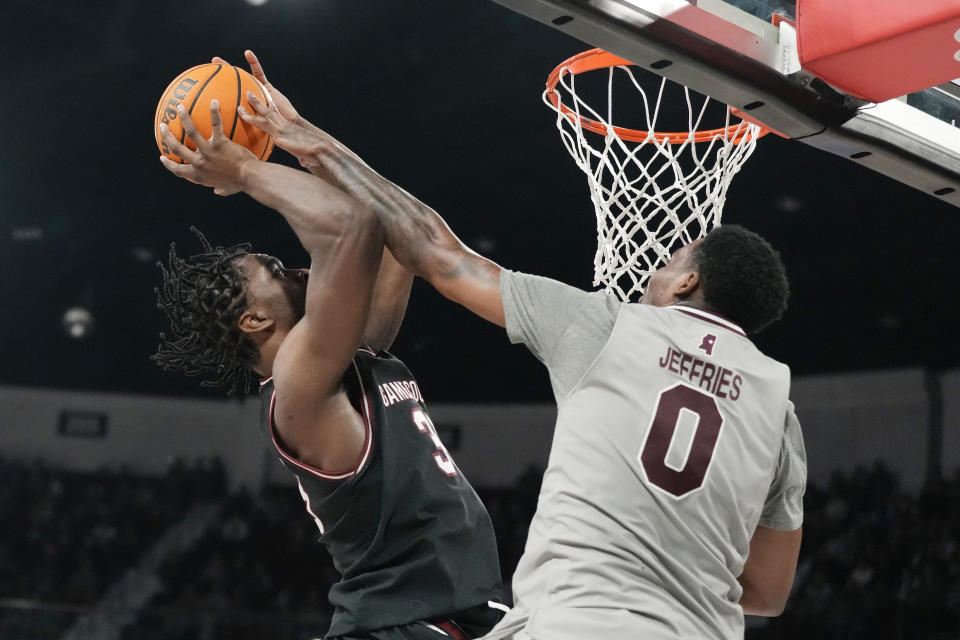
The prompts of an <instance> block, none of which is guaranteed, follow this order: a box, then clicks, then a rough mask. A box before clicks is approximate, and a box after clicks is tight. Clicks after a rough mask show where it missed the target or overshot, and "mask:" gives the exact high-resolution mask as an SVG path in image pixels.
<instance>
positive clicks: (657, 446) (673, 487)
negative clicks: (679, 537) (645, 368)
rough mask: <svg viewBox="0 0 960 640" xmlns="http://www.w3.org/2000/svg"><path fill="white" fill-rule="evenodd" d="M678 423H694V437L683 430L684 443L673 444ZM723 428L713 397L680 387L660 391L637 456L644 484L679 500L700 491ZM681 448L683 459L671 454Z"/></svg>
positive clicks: (685, 386) (681, 385) (687, 430)
mask: <svg viewBox="0 0 960 640" xmlns="http://www.w3.org/2000/svg"><path fill="white" fill-rule="evenodd" d="M681 420H685V421H690V420H692V421H693V433H692V435H691V434H690V431H689V429H685V432H686V435H687V437H686V438H683V440H686V443H681V442H678V443H675V442H674V440H675V435H676V433H677V430H678V428H679V426H680V423H681ZM686 424H687V425H689V424H690V423H689V422H686ZM722 426H723V416H722V415H720V409H719V408H718V407H717V401H716V400H715V399H714V398H713V397H712V396H709V395H707V394H705V393H704V392H702V391H700V390H699V389H696V388H694V387H691V386H688V385H685V384H682V383H679V384H675V385H673V386H672V387H668V388H667V389H664V390H663V391H661V392H660V395H659V397H658V398H657V404H656V406H655V407H654V410H653V418H652V419H651V420H650V428H649V429H648V430H647V435H646V438H645V439H644V442H643V446H642V447H641V448H640V453H639V454H637V461H638V462H639V463H640V464H641V466H642V467H643V471H644V473H645V474H646V476H647V480H648V481H649V482H650V483H652V484H654V485H656V486H657V487H659V488H661V489H663V490H664V491H666V492H668V493H670V494H673V495H674V496H676V497H678V498H680V497H683V496H685V495H686V494H688V493H690V492H691V491H694V490H695V489H699V488H700V487H701V486H702V485H703V480H704V478H706V475H707V469H709V468H710V460H712V459H713V453H714V451H715V450H716V448H717V439H718V438H719V437H720V427H722ZM684 444H687V445H688V446H687V447H686V448H687V452H686V455H683V454H680V455H677V452H676V451H671V450H672V449H679V448H680V447H683V446H684Z"/></svg>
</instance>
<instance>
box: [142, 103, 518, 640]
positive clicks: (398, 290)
mask: <svg viewBox="0 0 960 640" xmlns="http://www.w3.org/2000/svg"><path fill="white" fill-rule="evenodd" d="M209 108H210V114H211V122H212V124H213V134H212V136H211V138H210V139H209V140H205V139H203V138H202V137H200V136H199V135H198V134H197V132H196V128H195V127H194V125H193V122H192V120H191V119H190V116H189V114H188V113H187V111H186V109H185V108H184V107H183V106H182V105H181V107H180V111H179V113H178V117H179V118H180V119H181V120H182V123H183V126H184V130H185V131H186V133H187V135H189V136H190V138H191V139H192V140H193V141H194V142H195V143H196V146H197V149H196V151H191V150H190V149H188V148H187V147H186V146H185V145H183V144H182V143H181V142H180V141H178V140H177V139H176V138H175V137H174V136H173V135H171V133H170V130H169V128H167V127H165V126H164V127H162V130H163V131H162V135H163V139H164V142H165V143H166V144H167V145H168V146H169V148H170V149H171V150H172V151H173V152H174V153H175V154H176V155H178V156H180V157H182V158H184V160H185V161H186V163H187V164H177V163H174V162H173V161H171V160H169V159H168V158H166V157H161V162H163V164H164V166H165V167H166V168H167V169H168V170H170V171H171V172H172V173H174V174H176V175H178V176H180V177H183V178H186V179H189V180H191V181H193V182H196V183H199V184H203V185H207V186H211V187H213V188H214V191H215V193H217V194H220V195H227V194H232V193H236V192H238V191H244V192H246V193H247V194H248V195H250V196H251V197H253V198H254V199H256V200H258V201H259V202H261V203H262V204H264V205H266V206H268V207H272V208H274V209H276V210H277V211H278V212H280V214H281V215H283V217H284V218H285V219H286V221H287V222H288V223H289V224H290V227H291V228H292V229H293V231H294V232H295V234H296V235H297V238H298V239H299V240H300V242H301V244H302V245H303V247H304V249H306V251H307V252H308V254H309V255H310V260H311V269H310V270H309V271H308V270H306V269H288V268H286V267H284V266H283V264H282V263H281V262H280V261H279V260H277V259H276V258H273V257H271V256H266V255H263V254H257V253H251V252H250V247H249V245H237V246H234V247H226V248H225V247H220V246H213V245H211V244H210V243H208V242H207V241H206V239H205V238H203V236H202V235H201V242H202V245H203V251H202V252H201V253H200V254H198V255H195V256H192V257H189V258H186V259H184V258H182V257H180V256H178V255H177V254H176V251H175V250H174V248H173V247H171V251H170V259H169V263H168V265H166V266H165V267H163V285H162V287H161V288H160V289H159V290H158V292H157V293H158V302H159V306H160V308H161V309H162V310H163V311H164V312H165V313H166V315H167V317H168V319H169V321H170V330H169V332H168V333H167V334H162V335H161V344H160V348H159V349H158V352H157V354H156V355H155V356H154V359H155V360H156V361H157V362H158V363H159V364H160V365H161V366H163V367H164V368H166V369H168V370H174V371H181V372H183V373H186V374H188V375H205V376H210V377H211V379H210V380H208V382H212V383H214V384H221V385H226V386H228V387H229V388H231V389H232V390H237V389H245V388H246V384H245V381H246V378H247V376H248V373H249V372H254V373H256V374H257V375H259V376H260V378H261V381H260V395H261V407H262V408H261V414H260V428H261V431H262V433H263V436H264V440H265V442H266V443H267V444H268V446H269V447H270V448H271V449H272V450H273V452H274V453H275V454H276V455H277V456H278V457H279V458H280V460H281V461H282V462H283V464H284V465H285V466H286V467H287V468H288V469H289V470H290V471H291V472H292V474H293V475H294V477H295V479H296V482H297V486H298V489H299V491H300V494H301V496H302V497H303V499H304V502H305V503H306V504H305V506H306V512H307V513H308V514H309V515H310V517H311V518H312V519H313V520H314V522H315V524H316V526H317V528H318V530H319V532H320V534H321V537H320V540H321V542H322V543H323V544H324V545H325V546H326V547H327V549H328V551H329V552H330V555H331V556H332V558H333V562H334V565H335V566H336V568H337V570H338V571H339V572H340V574H341V576H342V579H341V580H340V581H339V582H338V583H337V584H336V585H334V586H333V587H332V588H331V590H330V594H329V599H330V603H331V604H332V605H333V607H334V613H333V619H332V622H331V626H330V629H329V631H328V632H327V634H325V637H327V638H328V639H330V640H337V639H339V640H436V639H438V638H457V639H459V640H466V639H467V638H475V637H478V636H480V635H482V634H483V633H485V632H487V631H488V630H489V629H490V628H491V627H492V626H493V625H494V624H495V623H496V622H497V620H499V619H500V617H501V616H502V613H503V609H505V607H504V606H503V605H502V604H500V599H501V597H502V596H501V591H502V585H501V580H500V570H499V561H498V557H497V550H496V542H495V537H494V533H493V527H492V524H491V522H490V518H489V516H488V515H487V512H486V509H485V508H484V506H483V504H482V503H481V502H480V499H479V498H478V497H477V495H476V493H475V492H474V490H473V488H472V487H471V486H470V484H469V483H468V482H467V481H466V479H465V478H464V477H463V474H462V473H460V470H459V469H458V468H457V466H456V464H455V463H454V461H453V459H452V458H451V457H450V454H449V453H448V452H447V450H446V448H445V447H444V446H443V443H442V442H441V440H440V438H439V437H438V435H437V433H436V429H435V428H434V425H433V423H432V421H431V419H430V416H429V414H428V412H427V409H426V405H425V403H424V400H423V396H422V394H421V392H420V388H419V386H418V385H417V383H416V381H415V380H414V379H413V376H412V375H411V374H410V372H409V371H408V370H407V369H406V367H405V366H404V365H403V363H402V362H400V361H399V360H398V359H397V358H395V357H394V356H393V355H391V354H390V353H389V352H387V351H386V349H387V347H389V345H390V343H391V342H392V340H393V338H394V336H395V335H396V333H397V331H398V328H399V325H400V321H401V320H402V318H403V315H404V311H405V309H406V304H407V297H408V295H409V292H410V281H411V276H410V274H409V272H407V271H406V270H405V269H404V268H403V267H401V266H400V265H399V264H398V263H397V262H396V261H395V260H393V258H392V257H391V256H390V255H389V252H386V251H385V250H384V245H383V230H382V226H381V223H380V222H379V218H378V216H377V215H376V214H375V212H374V208H375V207H376V206H377V205H376V203H366V202H362V201H361V200H359V199H358V198H356V197H353V196H351V195H349V194H347V193H345V192H343V191H341V190H339V189H337V188H336V187H334V186H333V185H332V184H331V183H330V182H329V181H328V180H324V179H322V178H318V177H315V176H313V175H310V174H309V173H306V172H303V171H298V170H295V169H291V168H288V167H283V166H280V165H278V164H270V163H263V162H259V161H257V160H256V158H255V157H254V156H252V154H250V152H249V151H247V150H246V149H244V148H243V147H240V146H239V145H237V144H235V143H233V142H231V141H230V140H229V139H228V138H227V137H226V136H225V135H224V134H223V131H222V123H221V118H220V113H219V108H218V105H217V104H216V102H215V101H212V102H211V104H210V106H209ZM251 159H252V160H254V163H253V164H251V163H250V160H251ZM161 266H163V265H161Z"/></svg>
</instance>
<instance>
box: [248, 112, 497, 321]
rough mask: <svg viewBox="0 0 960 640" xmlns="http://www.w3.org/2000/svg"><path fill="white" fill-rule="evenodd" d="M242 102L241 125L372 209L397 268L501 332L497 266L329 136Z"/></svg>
mask: <svg viewBox="0 0 960 640" xmlns="http://www.w3.org/2000/svg"><path fill="white" fill-rule="evenodd" d="M247 99H248V100H249V101H250V104H251V106H252V107H253V108H254V109H255V110H256V114H250V113H247V112H241V117H242V118H243V119H244V121H246V122H247V123H249V124H252V125H254V126H256V127H259V128H260V129H262V130H264V131H266V132H267V133H269V134H270V135H272V136H273V137H274V139H275V141H276V144H277V145H278V146H281V147H283V148H287V149H288V150H289V151H290V152H291V153H292V154H294V155H296V156H297V157H298V158H300V163H301V164H302V165H304V166H307V167H309V168H311V171H313V172H314V173H315V174H316V175H319V176H327V177H328V178H329V180H330V181H331V182H332V183H334V184H336V185H337V186H338V187H340V188H341V189H343V190H344V191H346V192H347V193H349V194H351V195H352V196H354V197H356V198H358V199H360V200H362V201H363V202H365V203H367V204H368V205H369V206H370V207H371V208H372V209H373V211H374V212H375V213H376V214H377V215H378V216H379V218H380V221H381V223H382V224H383V228H384V235H385V237H386V241H387V246H388V248H389V249H390V251H391V252H392V253H393V255H394V256H395V257H396V259H397V261H398V262H399V263H400V264H401V265H403V266H404V267H406V268H407V269H409V270H410V271H412V272H413V273H415V274H417V275H419V276H421V277H423V278H425V279H426V280H428V281H429V282H430V283H431V284H432V285H433V286H434V287H435V288H436V289H437V290H438V291H439V292H440V293H441V294H443V295H444V296H446V297H447V298H449V299H451V300H453V301H454V302H457V303H459V304H462V305H463V306H465V307H467V308H468V309H470V310H471V311H473V312H474V313H476V314H477V315H479V316H481V317H482V318H484V319H486V320H489V321H490V322H493V323H494V324H498V325H500V326H501V327H502V326H504V323H505V321H504V315H503V303H502V301H501V298H500V267H499V266H498V265H496V264H495V263H493V262H492V261H490V260H488V259H486V258H484V257H483V256H480V255H478V254H477V253H475V252H473V251H472V250H470V249H469V248H467V247H466V245H464V244H463V243H462V242H460V240H459V239H458V238H457V237H456V236H455V235H454V234H453V232H452V231H451V230H450V228H449V227H448V226H447V224H446V223H445V222H444V221H443V219H442V218H440V216H439V215H438V214H437V213H436V212H435V211H434V210H433V209H431V208H430V207H428V206H427V205H425V204H424V203H422V202H420V201H419V200H417V199H416V198H415V197H413V196H412V195H410V194H409V193H407V192H406V191H404V190H403V189H401V188H400V187H399V186H397V185H395V184H393V183H392V182H390V181H389V180H387V179H386V178H384V177H383V176H381V175H380V174H378V173H377V172H375V171H374V170H373V169H371V168H370V167H369V166H368V165H367V164H366V163H365V162H363V160H361V159H360V158H359V157H357V155H356V154H354V153H353V152H351V151H350V150H349V149H347V148H346V147H345V146H344V145H342V144H341V143H340V142H339V141H337V140H335V139H334V138H333V137H332V136H330V135H329V134H327V133H325V132H323V131H321V130H319V129H317V128H315V127H313V128H312V129H307V128H305V127H303V126H299V125H294V124H293V123H291V122H290V121H288V120H286V119H285V118H284V117H283V116H282V115H281V114H280V113H279V112H278V111H277V110H276V109H272V108H270V107H269V106H268V105H264V104H263V103H262V102H260V101H258V100H257V99H256V97H255V96H252V94H249V93H248V94H247ZM284 145H286V146H284Z"/></svg>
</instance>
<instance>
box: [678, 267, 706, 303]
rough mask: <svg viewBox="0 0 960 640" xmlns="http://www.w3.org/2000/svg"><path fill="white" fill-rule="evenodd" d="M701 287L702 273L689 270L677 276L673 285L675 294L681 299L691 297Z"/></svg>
mask: <svg viewBox="0 0 960 640" xmlns="http://www.w3.org/2000/svg"><path fill="white" fill-rule="evenodd" d="M699 288H700V274H699V273H698V272H696V271H687V272H686V273H684V274H683V275H681V276H680V277H678V278H677V281H676V284H675V285H674V287H673V295H674V296H675V297H677V298H680V299H686V298H689V297H690V296H692V295H693V294H694V292H695V291H696V290H697V289H699Z"/></svg>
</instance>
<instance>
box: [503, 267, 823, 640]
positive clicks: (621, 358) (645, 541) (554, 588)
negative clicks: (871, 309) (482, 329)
mask: <svg viewBox="0 0 960 640" xmlns="http://www.w3.org/2000/svg"><path fill="white" fill-rule="evenodd" d="M501 293H502V297H503V303H504V310H505V312H506V320H507V331H508V334H509V336H510V338H511V340H512V341H514V342H523V343H524V344H526V345H527V346H528V347H529V348H530V349H531V351H533V353H534V354H535V355H536V356H537V357H538V358H539V359H540V360H542V361H543V362H544V363H545V364H546V365H547V367H548V370H549V372H550V376H551V382H552V384H553V388H554V392H555V394H556V396H557V403H558V417H557V426H556V431H555V434H554V441H553V447H552V450H551V452H550V461H549V464H548V467H547V470H546V473H545V474H544V479H543V487H542V489H541V493H540V499H539V503H538V506H537V513H536V515H535V517H534V519H533V522H532V524H531V526H530V533H529V537H528V540H527V546H526V549H525V551H524V554H523V557H522V558H521V560H520V563H519V566H518V567H517V570H516V573H515V574H514V582H513V588H514V599H515V603H516V604H515V608H514V609H513V611H511V613H510V614H508V615H507V617H506V618H505V619H504V620H503V621H502V622H501V623H500V625H498V626H497V628H496V629H494V631H493V632H491V634H489V635H488V636H486V637H487V638H490V639H493V638H510V637H513V638H518V639H519V638H535V639H537V640H548V639H549V640H562V639H566V638H570V639H574V638H575V639H577V640H581V639H582V638H604V639H605V640H619V639H623V640H627V639H630V640H635V639H636V638H643V639H645V640H651V639H660V638H664V639H666V638H670V639H676V638H683V639H685V640H688V639H691V638H742V637H743V611H742V609H741V608H740V606H739V605H738V604H737V603H738V601H739V598H740V594H741V588H740V585H739V583H738V582H737V579H736V578H737V576H738V575H740V573H741V571H742V569H743V565H744V562H745V560H746V558H747V553H748V551H749V543H750V538H751V536H752V535H753V532H754V529H755V528H756V526H757V524H763V525H765V526H768V527H773V528H777V529H781V530H793V529H796V528H798V527H799V526H800V525H801V524H802V499H803V491H804V486H805V483H806V460H805V456H804V450H803V441H802V437H801V435H800V427H799V424H798V423H797V421H796V417H795V415H794V412H793V408H792V405H791V404H790V402H789V400H788V392H789V387H790V372H789V369H788V368H787V367H786V366H785V365H783V364H780V363H779V362H776V361H775V360H772V359H771V358H768V357H767V356H765V355H763V354H762V353H761V352H760V351H759V350H758V349H757V348H756V347H755V346H754V345H753V343H752V342H750V340H749V339H748V338H747V337H746V336H745V335H744V333H743V331H742V330H740V328H739V327H737V326H736V325H734V324H732V323H731V322H729V321H727V320H725V319H723V318H720V317H718V316H715V315H713V314H709V313H705V312H703V311H700V310H696V309H692V308H690V307H684V306H675V307H668V308H657V307H652V306H649V305H639V304H622V303H619V302H617V301H616V300H615V299H613V298H612V297H610V296H607V295H606V294H602V293H585V292H583V291H580V290H578V289H575V288H573V287H568V286H567V285H563V284H561V283H558V282H555V281H552V280H548V279H546V278H539V277H535V276H528V275H523V274H516V273H510V272H507V271H504V272H503V273H502V276H501Z"/></svg>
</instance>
